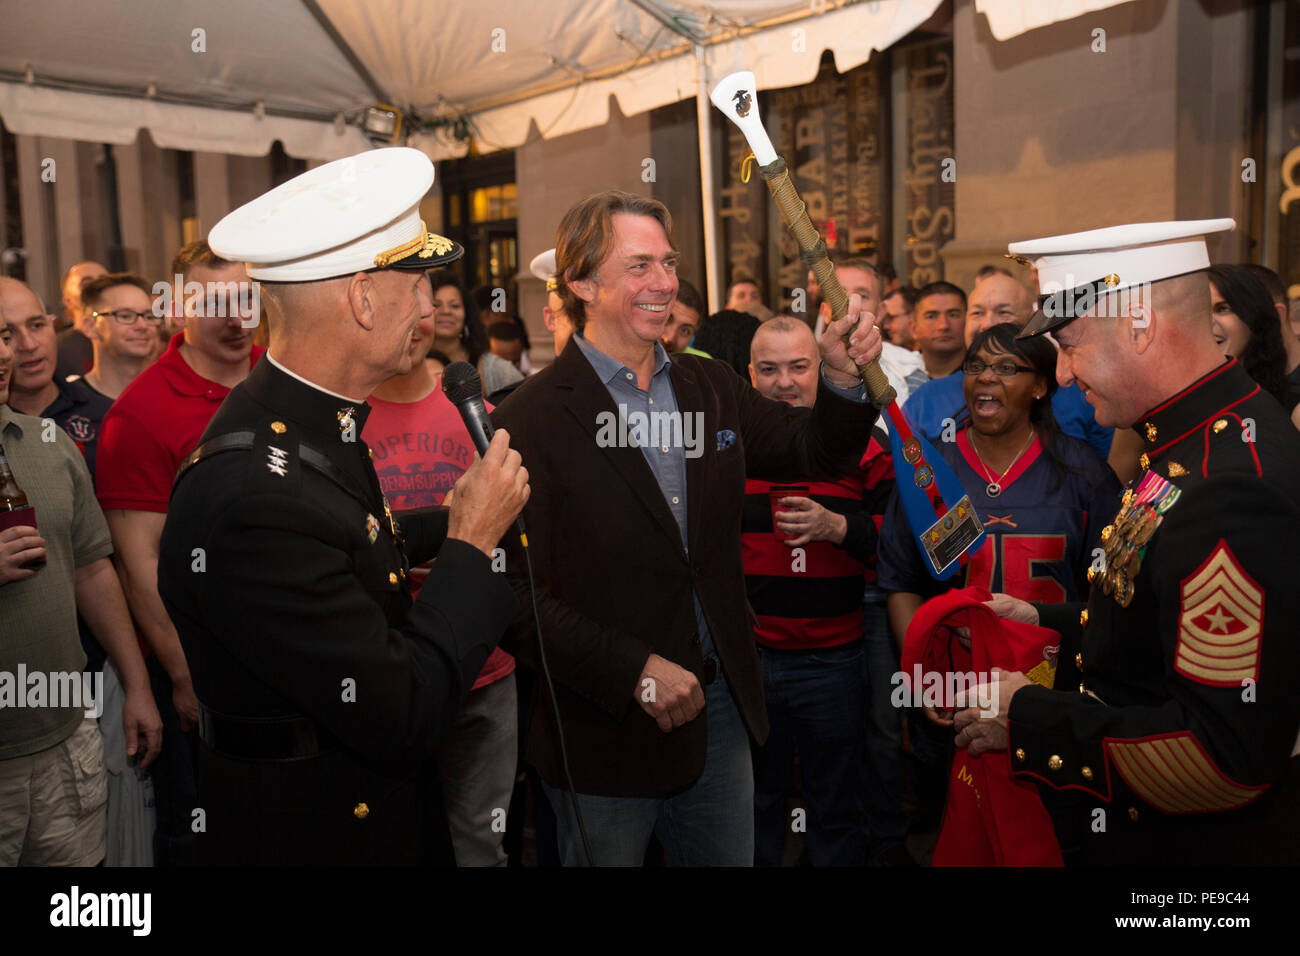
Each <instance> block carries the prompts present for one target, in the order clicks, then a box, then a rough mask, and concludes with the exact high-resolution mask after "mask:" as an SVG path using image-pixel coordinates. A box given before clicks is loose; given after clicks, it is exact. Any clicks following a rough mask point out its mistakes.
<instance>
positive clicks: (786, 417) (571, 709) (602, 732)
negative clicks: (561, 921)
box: [492, 341, 876, 797]
mask: <svg viewBox="0 0 1300 956" xmlns="http://www.w3.org/2000/svg"><path fill="white" fill-rule="evenodd" d="M669 374H670V376H671V379H672V385H673V390H674V392H675V394H676V398H677V406H678V409H679V410H680V411H681V412H682V413H683V414H690V413H696V412H698V413H701V414H702V415H703V419H702V421H703V428H702V431H703V436H704V437H703V446H702V454H700V455H699V456H698V457H690V455H689V454H688V455H687V458H686V486H687V491H686V493H687V516H688V517H687V524H688V528H687V534H688V537H687V543H688V550H683V549H682V539H681V531H680V529H679V528H678V526H677V522H676V520H675V519H674V517H673V514H672V512H671V511H670V510H669V507H668V503H667V502H666V501H665V500H664V496H663V492H662V491H661V490H660V488H659V484H658V483H657V482H656V480H655V477H654V473H653V472H652V471H651V470H650V466H649V465H648V464H647V463H646V461H645V458H644V456H643V454H642V452H641V450H640V449H639V448H636V447H601V445H600V443H599V442H598V440H597V439H598V434H599V428H600V422H601V420H602V418H601V416H602V413H605V412H608V413H609V414H610V415H615V416H616V415H617V411H616V408H615V404H614V401H613V399H612V398H611V397H610V395H609V391H608V390H607V389H606V387H605V385H604V383H603V382H602V381H601V380H600V378H599V377H598V376H597V374H596V372H595V371H594V370H593V369H592V367H591V363H590V362H588V361H587V359H586V357H585V356H584V355H583V354H582V352H581V351H580V350H579V348H578V345H577V343H576V342H574V341H570V342H569V344H568V346H567V347H566V348H565V350H564V352H563V353H562V354H561V355H560V356H559V358H557V359H556V361H555V363H554V364H553V365H551V366H550V367H548V368H546V369H543V370H542V371H541V372H539V373H538V374H536V375H534V376H532V377H531V378H529V379H528V380H527V381H525V382H524V383H523V384H522V385H520V386H519V388H518V389H517V390H516V391H515V392H514V394H512V395H511V396H510V397H509V398H508V399H507V400H506V401H505V402H504V403H503V404H502V405H500V406H498V408H497V409H496V410H495V411H494V412H493V415H492V419H493V422H494V424H495V425H496V426H497V427H499V428H500V427H504V428H506V429H507V430H509V432H510V436H511V442H510V443H511V447H513V448H517V449H519V451H520V452H521V453H522V455H523V460H524V466H525V467H526V468H527V469H528V474H529V482H530V485H531V489H532V492H531V497H530V499H529V502H528V505H527V507H526V508H525V510H524V514H525V517H526V520H527V527H528V540H529V545H530V550H531V552H532V559H533V567H534V571H535V573H536V579H537V592H536V593H537V605H538V610H539V614H540V619H541V620H540V623H541V627H542V637H543V641H544V645H545V651H546V656H547V660H548V662H549V665H550V671H551V676H552V677H553V679H554V683H555V689H556V695H557V697H558V703H559V710H560V717H561V719H562V720H563V722H564V739H565V744H566V748H567V750H568V757H569V764H570V768H571V769H572V772H573V782H574V786H575V787H576V789H577V790H578V792H579V793H588V794H598V795H604V796H638V797H649V796H661V795H665V794H669V793H671V792H673V791H674V790H677V789H679V788H681V787H684V786H687V785H689V784H690V783H691V782H693V781H694V780H695V779H696V778H697V777H698V776H699V775H700V773H701V772H702V770H703V769H704V755H705V743H706V741H707V733H708V720H709V717H708V714H707V712H706V713H703V714H701V715H700V716H699V717H697V718H696V719H695V720H693V721H690V722H689V723H687V724H685V725H684V726H681V727H678V728H676V729H674V730H673V731H671V732H669V733H664V732H663V731H661V730H660V729H659V727H658V725H657V724H656V723H655V721H654V719H653V718H652V717H650V715H649V714H647V713H646V712H645V711H644V710H643V709H642V708H641V706H640V704H639V702H638V701H637V700H635V699H634V693H633V692H634V691H636V690H637V689H638V684H637V681H638V678H639V677H640V674H641V670H642V668H643V667H644V666H645V663H646V659H647V658H648V657H649V656H650V654H651V653H655V654H659V655H660V656H661V657H664V658H666V659H668V660H670V661H672V662H673V663H675V664H677V665H679V666H681V667H684V668H686V669H687V670H689V671H691V672H693V673H694V674H695V675H696V677H697V678H698V679H699V680H700V683H701V684H702V685H703V684H704V683H705V682H706V677H705V673H706V672H705V664H704V659H703V655H702V653H701V644H700V636H699V634H698V633H697V627H696V617H695V604H694V599H693V595H694V594H698V595H699V599H700V603H701V605H702V607H703V609H704V614H705V617H706V620H707V621H708V625H709V633H710V634H711V635H712V639H713V644H714V647H715V648H716V649H717V654H718V657H719V658H720V661H721V665H722V670H723V673H724V674H725V675H726V679H727V680H728V682H729V684H730V688H731V693H732V695H733V696H734V698H735V701H736V704H737V706H738V708H739V710H740V713H741V715H742V717H743V718H744V721H745V724H746V726H747V727H748V729H749V732H750V733H751V734H752V735H753V737H754V739H755V740H757V741H758V742H759V743H762V742H763V741H764V740H765V739H766V738H767V731H768V724H767V712H766V709H765V707H764V702H763V684H762V674H761V672H760V669H759V661H758V653H757V651H756V649H755V645H754V632H753V623H754V618H753V613H752V611H750V609H749V606H748V604H747V602H746V599H745V575H744V571H743V569H742V567H741V551H740V516H741V509H742V506H743V504H744V498H745V476H746V475H747V474H753V475H765V476H768V477H772V476H776V477H778V478H779V477H783V476H784V477H788V478H791V479H794V478H802V479H806V478H808V477H810V476H813V477H830V476H836V475H841V474H848V473H851V472H853V471H854V470H855V469H856V467H857V463H858V461H859V460H860V459H861V457H862V452H863V449H864V448H865V447H866V444H867V441H868V439H869V438H870V436H871V427H872V424H873V423H874V421H875V418H876V412H875V409H874V408H872V407H871V406H870V405H867V404H859V403H855V402H852V401H849V400H847V399H845V398H842V397H840V396H838V395H836V394H835V393H834V392H832V391H831V390H830V389H828V388H827V387H826V386H825V384H824V383H823V384H822V385H821V386H820V389H819V392H818V396H817V402H816V406H815V409H814V410H812V411H810V410H809V409H806V408H792V407H791V406H789V405H786V404H784V403H782V402H774V401H770V400H768V399H766V398H764V397H762V396H761V395H760V394H759V393H758V392H756V391H755V390H754V389H753V388H751V387H750V385H749V383H748V382H746V381H744V380H743V379H741V378H740V377H739V376H738V375H736V373H735V372H734V371H733V370H732V369H731V368H730V367H729V366H727V365H726V364H724V363H723V362H720V361H716V360H714V359H705V358H699V357H697V356H693V355H682V354H680V353H679V354H676V355H674V356H673V357H672V369H671V371H670V373H669ZM511 548H514V550H513V551H512V550H511ZM506 572H507V576H508V577H509V578H510V580H511V583H512V584H514V585H515V587H516V591H517V593H518V594H519V595H520V603H521V605H523V610H524V615H525V616H524V617H523V618H521V622H520V624H519V626H518V627H517V628H516V629H512V633H511V637H510V638H508V647H509V646H510V642H513V641H515V639H516V638H517V639H518V643H517V644H515V645H514V647H513V649H514V650H515V651H516V652H517V654H518V655H519V658H520V660H521V661H522V662H523V663H524V664H526V665H527V666H529V667H531V668H537V667H538V654H537V652H538V648H537V641H536V635H535V632H534V630H533V620H532V613H531V612H532V604H531V601H530V600H529V598H528V576H527V574H526V568H525V565H524V562H523V560H522V558H521V557H519V555H518V549H517V546H515V545H512V544H510V543H509V542H508V543H507V563H506ZM526 753H527V755H528V758H529V760H531V761H532V762H533V764H534V765H535V766H536V767H537V769H538V771H539V772H540V774H541V775H542V778H543V779H544V780H546V781H547V782H548V783H551V784H552V785H555V786H563V785H564V776H563V773H562V772H561V769H560V759H559V747H558V744H557V739H556V733H555V721H554V718H553V717H552V715H551V709H550V702H549V698H548V697H547V695H546V692H545V689H544V688H543V689H542V691H541V692H540V693H539V694H538V695H537V698H536V705H535V707H534V710H533V713H532V719H531V729H530V732H529V739H528V742H527V749H526Z"/></svg>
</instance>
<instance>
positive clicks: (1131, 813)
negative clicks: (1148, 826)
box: [1128, 807, 1138, 823]
mask: <svg viewBox="0 0 1300 956" xmlns="http://www.w3.org/2000/svg"><path fill="white" fill-rule="evenodd" d="M1128 818H1129V819H1130V820H1132V821H1133V822H1134V823H1137V822H1138V808H1137V807H1129V808H1128Z"/></svg>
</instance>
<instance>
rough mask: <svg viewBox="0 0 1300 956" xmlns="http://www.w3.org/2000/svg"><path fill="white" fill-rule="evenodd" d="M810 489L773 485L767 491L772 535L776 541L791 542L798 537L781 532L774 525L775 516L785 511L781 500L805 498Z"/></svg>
mask: <svg viewBox="0 0 1300 956" xmlns="http://www.w3.org/2000/svg"><path fill="white" fill-rule="evenodd" d="M811 491H812V489H811V488H810V487H809V486H808V485H773V486H772V487H771V489H770V490H769V491H768V497H769V499H770V500H771V502H772V533H773V534H774V535H776V540H778V541H791V540H793V539H794V538H797V537H799V535H797V534H788V533H786V532H784V531H782V530H781V529H780V528H779V527H777V524H776V516H777V515H778V514H781V513H782V512H784V511H786V510H787V509H785V508H782V507H781V499H782V498H807V497H808V495H809V494H810V493H811Z"/></svg>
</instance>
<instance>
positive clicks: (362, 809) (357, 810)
mask: <svg viewBox="0 0 1300 956" xmlns="http://www.w3.org/2000/svg"><path fill="white" fill-rule="evenodd" d="M352 815H353V816H354V817H356V818H357V819H358V820H364V819H365V818H366V817H368V816H370V808H369V807H368V806H366V805H365V804H364V803H358V804H357V805H356V806H355V807H353V808H352Z"/></svg>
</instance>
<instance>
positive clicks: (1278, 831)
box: [1009, 360, 1300, 865]
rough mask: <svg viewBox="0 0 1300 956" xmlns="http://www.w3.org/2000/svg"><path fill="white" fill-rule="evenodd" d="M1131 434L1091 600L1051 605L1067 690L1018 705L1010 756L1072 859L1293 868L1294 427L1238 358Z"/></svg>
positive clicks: (1299, 645) (1019, 698)
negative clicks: (1126, 470)
mask: <svg viewBox="0 0 1300 956" xmlns="http://www.w3.org/2000/svg"><path fill="white" fill-rule="evenodd" d="M1134 428H1135V429H1136V431H1137V432H1138V434H1139V435H1140V436H1141V437H1142V440H1143V442H1144V443H1145V446H1146V452H1145V454H1144V455H1143V457H1142V465H1143V474H1142V476H1141V477H1139V478H1138V479H1136V480H1135V482H1133V483H1132V484H1131V485H1130V487H1129V490H1128V491H1126V492H1125V497H1124V501H1123V503H1122V504H1121V507H1120V511H1119V514H1118V515H1117V516H1116V518H1115V520H1114V521H1112V523H1111V525H1110V526H1109V527H1108V528H1106V529H1104V530H1103V532H1102V544H1103V547H1104V550H1105V554H1104V555H1103V556H1102V558H1103V560H1099V561H1097V562H1096V563H1095V564H1094V568H1093V570H1092V571H1090V573H1089V579H1090V580H1092V582H1093V584H1092V588H1091V592H1090V594H1089V598H1088V603H1087V606H1086V609H1085V607H1084V606H1083V605H1078V604H1076V605H1073V606H1069V605H1058V606H1056V607H1047V606H1044V607H1041V608H1040V609H1039V613H1040V617H1041V620H1042V623H1043V624H1044V625H1045V626H1047V627H1052V628H1055V629H1056V630H1057V631H1059V632H1060V633H1061V637H1062V641H1061V654H1060V659H1059V660H1060V665H1059V667H1058V670H1057V675H1056V689H1055V690H1047V689H1045V688H1040V687H1032V686H1031V687H1027V688H1024V689H1023V690H1020V691H1018V692H1017V693H1016V696H1015V697H1014V698H1013V699H1012V703H1011V710H1010V719H1009V729H1010V747H1011V757H1012V760H1011V763H1012V767H1013V769H1014V770H1017V771H1019V772H1021V773H1024V774H1027V775H1030V776H1033V777H1035V778H1037V779H1038V780H1039V781H1041V782H1043V783H1044V784H1046V785H1048V787H1050V788H1052V789H1051V790H1044V799H1045V801H1047V802H1048V804H1049V808H1051V809H1053V810H1054V811H1055V812H1054V817H1055V818H1056V820H1057V827H1058V831H1059V832H1060V835H1061V842H1062V849H1063V850H1065V851H1066V852H1067V854H1073V855H1074V859H1077V860H1078V861H1079V862H1084V863H1089V862H1095V863H1132V864H1148V865H1149V864H1151V863H1156V862H1159V863H1162V864H1176V863H1206V864H1223V863H1229V864H1230V863H1261V862H1276V863H1283V862H1286V863H1293V864H1294V863H1297V862H1300V853H1298V850H1297V845H1298V843H1300V838H1298V835H1300V773H1298V772H1297V771H1298V769H1300V763H1298V760H1297V758H1296V757H1295V754H1296V747H1297V732H1298V731H1300V639H1298V637H1297V636H1298V635H1300V630H1298V628H1300V588H1297V579H1296V568H1297V566H1300V557H1298V556H1297V549H1300V433H1298V432H1297V431H1296V429H1295V428H1294V427H1293V426H1292V424H1291V422H1290V421H1289V420H1288V419H1287V417H1286V415H1285V413H1284V412H1283V411H1282V408H1281V406H1279V405H1278V404H1277V402H1276V401H1275V400H1274V399H1273V398H1272V397H1271V396H1269V395H1266V394H1264V393H1262V392H1261V391H1260V389H1259V387H1258V386H1257V385H1256V384H1255V383H1254V382H1253V381H1252V380H1251V379H1250V378H1249V377H1248V376H1247V375H1246V373H1245V372H1243V371H1242V369H1241V367H1240V365H1239V364H1238V363H1237V362H1236V361H1235V360H1233V361H1229V362H1226V363H1225V364H1224V365H1222V366H1220V367H1219V368H1218V369H1216V370H1215V371H1213V372H1211V373H1210V374H1208V375H1206V376H1205V377H1204V378H1202V379H1200V380H1198V381H1197V382H1195V383H1194V384H1192V385H1191V386H1189V387H1188V388H1187V389H1185V390H1184V391H1182V392H1180V393H1179V394H1178V395H1175V396H1174V397H1173V398H1171V399H1169V400H1168V401H1166V402H1164V403H1163V404H1161V405H1160V406H1158V407H1157V408H1154V409H1152V410H1151V411H1149V412H1148V413H1147V414H1146V415H1144V416H1143V417H1142V418H1141V419H1140V420H1139V421H1138V422H1137V424H1136V425H1135V426H1134ZM1151 472H1154V473H1155V474H1156V475H1157V476H1158V477H1159V478H1161V479H1164V480H1165V481H1168V482H1169V483H1170V484H1171V485H1172V486H1173V489H1166V491H1165V493H1164V497H1163V498H1162V499H1161V501H1162V502H1163V506H1164V510H1163V512H1162V511H1161V510H1160V508H1159V507H1157V508H1152V507H1150V505H1149V504H1143V503H1142V502H1141V501H1140V500H1139V499H1140V498H1141V495H1140V494H1135V492H1136V491H1137V490H1138V489H1139V488H1141V487H1142V482H1143V479H1145V478H1147V476H1148V475H1149V474H1150V473H1151ZM1152 484H1155V487H1156V490H1159V489H1160V487H1161V486H1160V484H1159V483H1158V482H1152ZM1146 487H1148V488H1150V487H1151V484H1148V485H1147V486H1146ZM1063 692H1064V693H1063Z"/></svg>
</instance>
